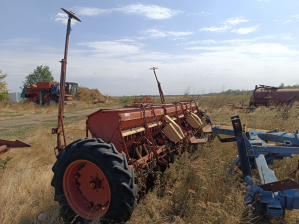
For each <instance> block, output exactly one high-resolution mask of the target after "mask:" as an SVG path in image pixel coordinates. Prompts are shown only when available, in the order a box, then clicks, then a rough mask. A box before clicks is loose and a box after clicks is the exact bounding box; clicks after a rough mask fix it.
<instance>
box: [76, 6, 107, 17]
mask: <svg viewBox="0 0 299 224" xmlns="http://www.w3.org/2000/svg"><path fill="white" fill-rule="evenodd" d="M72 10H73V11H75V12H76V15H82V16H96V15H100V14H108V13H111V12H112V10H111V9H100V8H89V7H74V8H73V9H72Z"/></svg>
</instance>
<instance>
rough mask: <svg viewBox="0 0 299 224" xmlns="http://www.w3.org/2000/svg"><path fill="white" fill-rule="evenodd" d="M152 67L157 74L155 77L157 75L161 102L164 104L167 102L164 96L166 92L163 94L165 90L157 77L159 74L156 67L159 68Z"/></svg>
mask: <svg viewBox="0 0 299 224" xmlns="http://www.w3.org/2000/svg"><path fill="white" fill-rule="evenodd" d="M150 69H151V70H153V71H154V74H155V77H156V80H157V83H158V89H159V94H160V98H161V103H162V104H164V103H165V98H164V94H163V91H162V87H161V83H160V82H159V80H158V78H157V75H156V69H158V68H155V67H152V68H150Z"/></svg>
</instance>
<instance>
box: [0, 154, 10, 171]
mask: <svg viewBox="0 0 299 224" xmlns="http://www.w3.org/2000/svg"><path fill="white" fill-rule="evenodd" d="M12 158H13V157H12V156H7V157H6V159H1V158H0V169H2V171H3V170H5V169H6V168H7V163H8V162H9V161H10V160H12Z"/></svg>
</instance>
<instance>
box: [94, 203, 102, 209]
mask: <svg viewBox="0 0 299 224" xmlns="http://www.w3.org/2000/svg"><path fill="white" fill-rule="evenodd" d="M94 208H95V209H96V210H100V209H101V208H102V205H101V204H97V205H96V206H94Z"/></svg>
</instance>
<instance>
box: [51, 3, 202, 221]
mask: <svg viewBox="0 0 299 224" xmlns="http://www.w3.org/2000/svg"><path fill="white" fill-rule="evenodd" d="M63 10H64V9H63ZM64 11H65V12H66V13H67V14H68V16H69V19H68V29H67V38H66V46H68V38H69V30H70V23H71V19H72V18H74V19H76V20H78V21H80V20H79V19H78V18H77V17H76V16H75V15H74V13H72V12H70V11H67V10H64ZM66 58H67V48H66V51H65V57H64V59H63V60H62V61H63V63H62V68H61V71H62V73H61V80H60V85H61V86H64V79H65V71H66V67H65V66H66ZM155 69H156V68H155ZM155 75H156V74H155ZM157 82H158V87H159V93H160V97H161V102H162V104H141V105H136V106H132V107H126V108H122V109H100V110H98V111H96V112H94V113H92V114H90V115H89V116H88V118H87V120H86V136H85V138H83V139H79V140H76V141H74V142H72V143H70V144H66V136H65V129H64V126H63V117H64V116H63V113H64V110H63V109H64V108H63V107H64V103H63V100H64V97H63V94H64V92H63V91H62V93H61V94H62V95H61V96H62V97H61V98H59V112H58V127H57V128H53V129H52V133H53V134H57V147H56V149H57V150H58V155H57V161H56V162H55V164H54V166H53V168H52V170H53V172H54V176H53V179H52V182H51V185H52V186H53V187H54V189H55V196H54V200H55V201H57V202H58V203H59V204H60V206H61V216H62V218H63V219H64V221H65V222H67V223H89V222H92V221H93V220H98V219H101V220H106V221H108V222H109V223H111V222H113V223H114V222H117V223H120V222H125V221H127V220H129V219H130V216H131V214H132V212H133V210H134V208H135V206H136V202H137V201H139V199H140V198H141V197H142V196H144V195H145V194H146V193H147V192H148V190H149V189H150V188H151V187H152V186H153V185H154V183H155V179H156V177H157V176H158V175H157V174H158V173H161V172H163V171H164V170H165V169H166V168H167V167H168V165H169V163H170V162H171V161H172V158H173V155H174V154H178V152H179V150H180V149H182V148H185V147H187V146H188V145H190V144H200V143H204V142H206V141H207V139H206V138H202V134H203V129H202V127H203V123H202V121H201V119H202V117H203V115H204V113H203V112H202V111H201V110H200V109H199V105H198V103H197V102H195V101H189V102H176V103H171V104H166V103H165V98H164V95H163V91H162V88H161V85H160V83H159V81H158V79H157Z"/></svg>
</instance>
